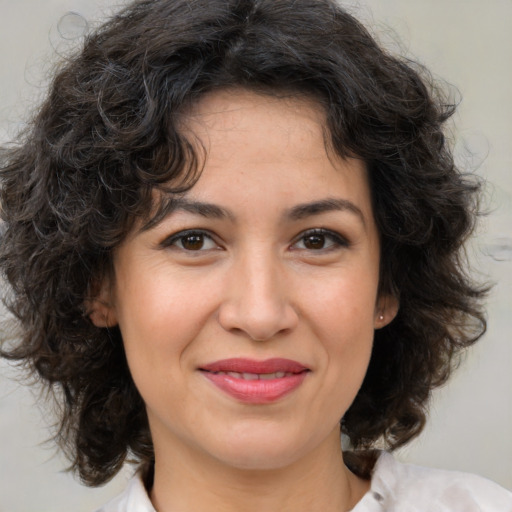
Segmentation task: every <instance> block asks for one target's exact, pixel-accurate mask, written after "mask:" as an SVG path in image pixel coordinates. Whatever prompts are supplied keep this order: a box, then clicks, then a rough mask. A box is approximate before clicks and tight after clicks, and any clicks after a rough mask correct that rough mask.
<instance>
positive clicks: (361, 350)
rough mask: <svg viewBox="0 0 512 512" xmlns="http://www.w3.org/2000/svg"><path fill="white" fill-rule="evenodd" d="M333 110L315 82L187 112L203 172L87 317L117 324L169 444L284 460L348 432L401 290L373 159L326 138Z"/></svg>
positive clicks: (143, 239)
mask: <svg viewBox="0 0 512 512" xmlns="http://www.w3.org/2000/svg"><path fill="white" fill-rule="evenodd" d="M324 125H325V118H324V114H323V112H322V110H321V108H320V107H319V106H318V105H316V104H315V103H314V102H313V101H311V100H308V99H304V98H297V97H296V98H286V99H284V98H276V97H268V96H260V95H257V94H255V93H252V92H248V91H244V90H230V91H223V92H215V93H212V94H210V95H209V96H206V97H204V98H203V99H202V100H201V101H200V102H199V103H198V104H196V105H195V107H194V109H193V110H192V111H190V112H188V114H187V116H186V118H185V120H184V131H185V133H186V134H188V136H189V137H190V139H191V140H195V141H199V142H200V143H201V144H202V146H204V148H206V154H207V157H206V160H205V165H204V171H203V172H202V174H201V177H200V178H199V180H198V182H197V184H196V185H195V186H194V187H193V188H192V189H191V190H190V191H189V192H187V193H186V194H184V195H183V196H181V197H180V198H179V199H178V200H177V201H176V204H175V205H174V208H173V209H172V210H170V211H169V212H168V215H167V216H166V217H165V218H164V219H163V221H162V222H160V223H159V224H158V225H157V226H155V227H154V228H152V229H150V230H147V231H143V230H140V229H134V230H133V232H132V233H130V234H129V236H128V237H127V239H126V240H125V242H124V243H123V244H122V245H121V246H120V247H119V248H118V250H117V252H116V253H115V256H114V269H115V277H114V278H113V279H112V281H111V282H108V283H104V285H103V287H102V290H101V292H100V295H99V297H98V300H97V301H96V303H95V307H94V308H93V313H92V315H91V318H92V320H93V321H94V322H95V323H96V324H97V325H113V324H118V325H119V327H120V330H121V333H122V337H123V341H124V345H125V350H126V356H127V359H128V363H129V366H130V370H131V373H132V376H133V379H134V382H135V383H136V385H137V387H138V389H139V392H140V394H141V396H142V397H143V399H144V401H145V404H146V408H147V414H148V418H149V423H150V428H151V432H152V436H153V441H154V445H155V452H156V456H157V459H158V456H159V453H164V452H168V453H170V454H171V453H172V454H176V453H180V454H185V453H187V454H189V455H190V454H193V457H196V458H201V457H202V458H204V459H207V458H213V459H215V460H216V461H220V462H222V463H223V464H226V465H229V466H232V467H240V468H271V467H272V468H277V467H282V466H284V465H286V464H290V463H292V462H294V461H298V460H299V459H304V460H305V459H307V457H311V456H313V454H315V452H316V451H318V450H320V449H321V447H322V446H325V445H326V444H327V445H331V444H333V443H334V444H336V445H339V421H340V419H341V418H342V416H343V415H344V413H345V411H346V410H347V409H348V407H349V406H350V404H351V403H352V401H353V400H354V397H355V396H356V393H357V392H358V390H359V388H360V386H361V383H362V380H363V378H364V375H365V372H366V369H367V366H368V362H369V358H370V353H371V349H372V340H373V333H374V329H375V328H379V327H382V326H383V325H384V324H386V323H388V322H389V321H390V320H391V319H392V317H393V315H394V313H395V309H396V308H395V306H396V305H395V304H394V302H393V301H392V300H391V299H390V298H389V297H378V293H377V290H378V276H379V238H378V233H377V229H376V226H375V221H374V218H373V213H372V208H371V201H370V192H369V188H368V181H367V175H366V170H365V166H364V163H363V162H362V161H361V160H358V159H355V158H351V159H340V158H339V157H336V156H335V155H332V154H328V152H327V151H326V149H325V144H324Z"/></svg>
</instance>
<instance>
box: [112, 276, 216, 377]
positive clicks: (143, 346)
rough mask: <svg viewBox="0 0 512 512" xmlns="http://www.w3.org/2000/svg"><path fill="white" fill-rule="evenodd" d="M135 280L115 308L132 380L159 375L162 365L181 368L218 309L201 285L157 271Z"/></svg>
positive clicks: (125, 286) (126, 284) (122, 291)
mask: <svg viewBox="0 0 512 512" xmlns="http://www.w3.org/2000/svg"><path fill="white" fill-rule="evenodd" d="M135 276H136V277H135V278H133V277H132V278H131V279H127V280H125V281H124V282H123V286H122V289H120V293H119V294H118V298H117V306H116V314H117V317H118V322H119V327H120V329H121V333H122V337H123V343H124V346H125V351H126V356H127V358H128V362H129V364H130V368H131V370H132V373H133V374H134V379H135V378H136V376H137V374H142V373H143V372H147V371H148V367H150V368H151V372H154V373H158V371H159V369H160V368H161V367H162V364H161V362H162V361H163V360H165V361H166V365H168V366H173V367H175V366H176V365H181V364H182V362H183V361H182V359H183V357H184V356H185V355H186V353H187V348H188V346H189V345H190V344H191V343H192V341H193V340H194V339H195V338H196V336H197V335H198V333H199V332H200V330H201V328H202V326H203V325H204V323H205V322H206V320H207V318H208V317H209V314H210V313H211V311H212V309H214V307H215V306H214V304H213V300H212V294H211V293H207V290H208V289H209V290H211V289H212V288H210V287H208V286H206V285H205V286H198V283H197V280H194V282H191V280H190V279H186V278H181V279H179V278H178V277H177V276H176V275H175V274H172V273H170V272H167V273H165V272H161V271H160V272H159V271H158V270H157V269H154V272H150V273H145V274H139V275H138V276H137V274H135ZM199 282H201V280H199ZM166 365H163V366H166Z"/></svg>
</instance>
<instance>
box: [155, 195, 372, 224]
mask: <svg viewBox="0 0 512 512" xmlns="http://www.w3.org/2000/svg"><path fill="white" fill-rule="evenodd" d="M179 210H182V211H186V212H189V213H192V214H195V215H200V216H201V217H205V218H213V219H229V220H231V221H234V220H235V215H234V214H233V213H232V212H231V211H230V210H228V209H226V208H223V207H222V206H219V205H216V204H213V203H207V202H203V201H197V200H192V199H188V198H186V197H173V198H170V199H169V200H168V201H166V202H165V204H164V205H163V206H162V209H161V210H160V211H159V214H158V219H154V221H156V222H151V221H150V223H149V224H151V225H153V226H154V225H155V224H158V223H159V221H160V220H162V219H164V218H165V217H168V216H169V215H172V214H173V213H174V212H176V211H179ZM331 211H342V212H350V213H353V214H354V215H356V216H357V217H358V218H359V219H360V221H361V222H362V223H363V225H364V226H366V222H365V217H364V214H363V212H362V211H361V209H360V208H359V207H357V206H356V205H355V204H354V203H353V202H351V201H349V200H348V199H343V198H337V197H328V198H325V199H319V200H317V201H311V202H309V203H303V204H298V205H296V206H293V207H292V208H290V209H288V210H286V211H285V212H284V215H283V218H284V219H289V220H293V221H296V220H301V219H305V218H307V217H313V216H315V215H321V214H323V213H327V212H331ZM150 227H151V226H150V225H146V229H147V228H150Z"/></svg>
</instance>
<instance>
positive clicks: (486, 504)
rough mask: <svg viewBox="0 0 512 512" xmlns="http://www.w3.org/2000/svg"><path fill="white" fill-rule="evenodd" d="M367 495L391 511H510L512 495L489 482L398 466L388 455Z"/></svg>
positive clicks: (382, 459)
mask: <svg viewBox="0 0 512 512" xmlns="http://www.w3.org/2000/svg"><path fill="white" fill-rule="evenodd" d="M369 495H370V496H369V497H365V498H366V499H372V500H374V501H378V502H380V503H381V509H382V510H393V511H395V512H402V511H403V512H406V511H407V512H425V511H426V510H428V511H429V512H430V511H435V512H512V493H511V492H509V491H507V490H506V489H504V488H502V487H500V486H499V485H498V484H496V483H494V482H491V481H490V480H487V479H485V478H482V477H479V476H476V475H472V474H468V473H461V472H457V471H446V470H440V469H430V468H424V467H420V466H415V465H413V464H402V463H400V462H398V461H397V460H396V459H395V458H394V457H393V456H392V455H391V454H389V453H383V454H381V456H380V457H379V460H378V461H377V464H376V466H375V470H374V473H373V476H372V484H371V490H370V493H369ZM363 510H364V509H363V508H362V509H361V512H362V511H363ZM354 512H359V511H358V507H356V508H355V509H354Z"/></svg>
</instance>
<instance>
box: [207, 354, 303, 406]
mask: <svg viewBox="0 0 512 512" xmlns="http://www.w3.org/2000/svg"><path fill="white" fill-rule="evenodd" d="M200 370H201V371H202V372H203V374H204V376H205V377H206V378H207V379H208V380H209V381H210V382H212V383H213V384H214V385H215V386H217V387H218V388H219V389H220V390H221V391H223V392H224V393H226V394H228V395H230V396H232V397H233V398H236V399H237V400H240V401H242V402H245V403H250V404H268V403H271V402H275V401H277V400H279V399H280V398H281V397H283V396H285V395H287V394H288V393H291V392H292V391H293V390H295V389H296V388H298V387H299V386H300V385H301V384H302V381H303V380H304V378H305V377H306V375H307V373H308V371H309V369H308V368H306V367H305V366H304V365H302V364H300V363H298V362H296V361H292V360H290V359H280V358H275V359H267V360H265V361H256V360H253V359H240V358H233V359H224V360H221V361H215V362H213V363H209V364H207V365H204V366H202V367H201V368H200ZM219 372H226V373H219ZM227 372H230V373H233V372H234V373H251V374H257V375H261V374H269V373H276V372H282V373H285V374H286V375H285V376H282V377H276V378H273V379H255V380H247V379H244V378H241V377H238V376H233V375H228V374H227Z"/></svg>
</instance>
